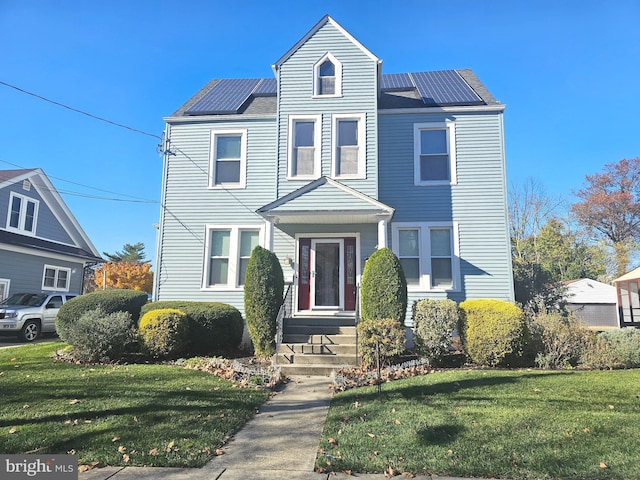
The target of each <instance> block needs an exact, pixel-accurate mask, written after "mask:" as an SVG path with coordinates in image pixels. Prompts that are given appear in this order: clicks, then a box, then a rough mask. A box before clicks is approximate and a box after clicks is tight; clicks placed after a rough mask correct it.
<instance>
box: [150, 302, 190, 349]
mask: <svg viewBox="0 0 640 480" xmlns="http://www.w3.org/2000/svg"><path fill="white" fill-rule="evenodd" d="M138 338H139V340H140V348H141V350H142V351H143V352H144V353H147V354H149V355H151V356H153V357H156V358H166V357H173V356H177V355H179V354H181V353H183V352H184V351H185V350H186V348H187V346H188V344H189V319H188V318H187V315H186V314H185V313H183V312H181V311H180V310H176V309H173V308H164V309H160V310H151V311H150V312H147V313H145V314H144V315H143V316H142V318H140V325H139V326H138Z"/></svg>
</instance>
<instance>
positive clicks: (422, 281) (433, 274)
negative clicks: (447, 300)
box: [392, 223, 460, 291]
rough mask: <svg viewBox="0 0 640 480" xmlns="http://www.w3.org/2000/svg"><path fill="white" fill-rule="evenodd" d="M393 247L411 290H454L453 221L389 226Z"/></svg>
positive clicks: (456, 276) (456, 267)
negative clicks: (450, 222) (451, 222)
mask: <svg viewBox="0 0 640 480" xmlns="http://www.w3.org/2000/svg"><path fill="white" fill-rule="evenodd" d="M392 229H393V230H392V231H393V250H394V252H395V253H396V255H397V256H398V259H399V260H400V265H402V269H403V270H404V274H405V277H406V279H407V286H408V287H409V288H413V290H425V291H426V290H439V291H442V290H457V289H458V288H459V275H460V273H459V262H458V259H457V254H456V252H457V250H458V247H457V235H456V233H455V232H456V231H457V227H456V226H455V224H453V225H452V224H444V225H443V224H432V223H420V224H407V223H399V224H394V225H393V226H392Z"/></svg>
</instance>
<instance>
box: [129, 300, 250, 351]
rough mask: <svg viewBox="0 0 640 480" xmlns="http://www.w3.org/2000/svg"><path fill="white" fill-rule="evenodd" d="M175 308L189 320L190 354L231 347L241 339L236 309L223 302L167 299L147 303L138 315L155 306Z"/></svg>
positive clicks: (240, 328)
mask: <svg viewBox="0 0 640 480" xmlns="http://www.w3.org/2000/svg"><path fill="white" fill-rule="evenodd" d="M167 308H171V309H176V310H180V311H181V312H183V313H184V314H185V315H186V316H187V318H188V320H189V348H188V350H189V351H190V353H200V354H207V353H211V352H214V351H216V350H226V349H233V348H236V347H237V346H238V345H240V342H241V341H242V331H243V330H244V322H243V320H242V314H241V313H240V311H239V310H238V309H237V308H235V307H233V306H231V305H227V304H226V303H220V302H189V301H182V300H169V301H163V302H153V303H148V304H146V305H145V306H144V307H143V308H142V311H141V313H142V315H145V314H146V313H148V312H150V311H152V310H159V309H167Z"/></svg>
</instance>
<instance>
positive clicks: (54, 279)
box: [42, 265, 71, 292]
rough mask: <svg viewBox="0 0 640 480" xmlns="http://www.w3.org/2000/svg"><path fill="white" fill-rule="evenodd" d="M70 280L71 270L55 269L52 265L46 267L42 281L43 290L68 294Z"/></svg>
mask: <svg viewBox="0 0 640 480" xmlns="http://www.w3.org/2000/svg"><path fill="white" fill-rule="evenodd" d="M70 280H71V269H70V268H64V267H55V266H52V265H45V266H44V275H43V279H42V289H43V290H60V291H64V292H68V291H69V281H70Z"/></svg>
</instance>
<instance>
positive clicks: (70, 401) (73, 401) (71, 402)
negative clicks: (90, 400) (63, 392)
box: [69, 398, 80, 405]
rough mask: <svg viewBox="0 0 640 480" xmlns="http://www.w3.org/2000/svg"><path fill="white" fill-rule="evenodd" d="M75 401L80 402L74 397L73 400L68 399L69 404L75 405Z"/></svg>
mask: <svg viewBox="0 0 640 480" xmlns="http://www.w3.org/2000/svg"><path fill="white" fill-rule="evenodd" d="M76 403H80V400H78V399H77V398H74V399H73V400H69V405H75V404H76Z"/></svg>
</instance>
